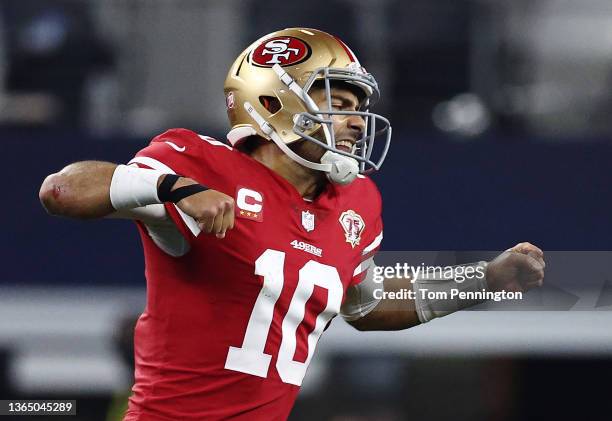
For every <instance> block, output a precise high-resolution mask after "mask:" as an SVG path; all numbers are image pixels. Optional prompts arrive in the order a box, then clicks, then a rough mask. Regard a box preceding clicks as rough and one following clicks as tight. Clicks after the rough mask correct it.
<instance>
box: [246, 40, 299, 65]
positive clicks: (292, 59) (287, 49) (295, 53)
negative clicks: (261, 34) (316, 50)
mask: <svg viewBox="0 0 612 421" xmlns="http://www.w3.org/2000/svg"><path fill="white" fill-rule="evenodd" d="M310 52H311V51H310V46H309V45H308V44H306V42H304V41H302V40H301V39H299V38H295V37H275V38H270V39H268V40H266V41H265V42H263V43H261V44H259V46H258V47H257V48H255V49H254V50H253V51H252V52H251V62H252V63H253V64H254V65H256V66H260V67H272V66H274V65H275V64H279V65H281V66H292V65H294V64H298V63H301V62H303V61H305V60H306V59H308V57H310Z"/></svg>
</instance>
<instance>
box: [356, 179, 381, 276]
mask: <svg viewBox="0 0 612 421" xmlns="http://www.w3.org/2000/svg"><path fill="white" fill-rule="evenodd" d="M368 183H369V184H370V188H369V190H370V191H369V192H368V196H371V197H372V203H373V205H372V208H371V211H370V212H369V215H370V220H371V221H373V222H371V223H370V224H368V225H370V226H369V227H367V229H366V231H365V232H364V238H363V242H362V244H364V247H363V248H362V249H361V254H360V256H359V257H358V259H357V265H356V266H355V270H354V271H353V279H352V280H351V283H350V285H357V284H359V283H360V282H362V281H363V280H364V278H365V275H366V273H367V271H368V268H370V266H371V265H373V263H374V259H373V257H374V256H375V255H376V253H377V252H378V250H379V249H380V245H381V243H382V239H383V222H382V199H381V196H380V192H379V191H378V189H377V188H376V185H375V184H374V183H373V182H372V181H370V180H369V179H368Z"/></svg>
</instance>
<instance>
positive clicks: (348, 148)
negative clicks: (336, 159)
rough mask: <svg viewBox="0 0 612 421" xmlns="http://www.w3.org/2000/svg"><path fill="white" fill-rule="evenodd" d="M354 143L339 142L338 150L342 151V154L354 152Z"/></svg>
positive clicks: (337, 144)
mask: <svg viewBox="0 0 612 421" xmlns="http://www.w3.org/2000/svg"><path fill="white" fill-rule="evenodd" d="M353 146H354V143H353V142H351V141H349V140H339V141H338V142H336V148H337V149H339V150H341V151H342V152H348V153H352V152H353Z"/></svg>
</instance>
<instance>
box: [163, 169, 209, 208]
mask: <svg viewBox="0 0 612 421" xmlns="http://www.w3.org/2000/svg"><path fill="white" fill-rule="evenodd" d="M179 178H180V175H176V174H166V176H165V177H164V179H163V180H162V182H161V184H160V185H159V187H158V189H157V197H158V198H159V200H160V201H161V202H172V203H178V202H180V201H181V200H183V199H184V198H186V197H189V196H192V195H194V194H196V193H199V192H202V191H206V190H208V188H206V187H204V186H203V185H201V184H191V185H189V186H183V187H179V188H178V189H175V190H172V187H174V184H176V181H177V180H178V179H179Z"/></svg>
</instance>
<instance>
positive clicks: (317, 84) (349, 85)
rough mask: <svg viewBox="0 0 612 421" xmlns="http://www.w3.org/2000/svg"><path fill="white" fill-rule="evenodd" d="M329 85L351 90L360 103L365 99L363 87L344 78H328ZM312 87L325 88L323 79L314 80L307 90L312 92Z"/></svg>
mask: <svg viewBox="0 0 612 421" xmlns="http://www.w3.org/2000/svg"><path fill="white" fill-rule="evenodd" d="M329 85H330V87H331V88H332V89H333V88H338V89H346V90H348V91H351V92H352V93H353V94H355V96H356V97H357V99H358V100H359V103H360V104H361V103H362V102H363V100H365V99H366V93H365V92H364V91H363V89H361V88H360V87H359V86H357V85H354V84H352V83H349V82H347V81H345V80H330V81H329ZM313 89H325V80H323V79H319V80H315V81H314V83H313V84H312V86H311V87H310V90H309V91H308V92H312V90H313Z"/></svg>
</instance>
